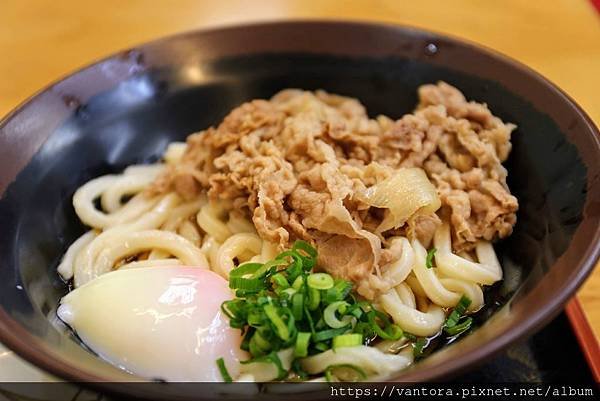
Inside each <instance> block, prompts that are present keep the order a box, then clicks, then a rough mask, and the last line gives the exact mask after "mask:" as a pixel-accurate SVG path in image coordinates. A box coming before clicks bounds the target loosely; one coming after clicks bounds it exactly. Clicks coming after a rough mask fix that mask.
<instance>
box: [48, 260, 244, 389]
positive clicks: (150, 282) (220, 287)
mask: <svg viewBox="0 0 600 401" xmlns="http://www.w3.org/2000/svg"><path fill="white" fill-rule="evenodd" d="M232 297H233V294H232V292H231V290H230V289H229V287H228V285H227V281H226V280H224V279H223V278H222V277H221V276H219V275H217V274H215V273H213V272H211V271H210V270H207V269H204V268H198V267H182V266H173V267H149V268H139V269H127V270H117V271H114V272H110V273H107V274H104V275H102V276H100V277H98V278H97V279H95V280H93V281H91V282H89V283H87V284H85V285H83V286H81V287H79V288H77V289H75V290H73V291H71V292H70V293H69V294H67V295H66V296H65V297H64V298H63V299H62V300H61V302H60V306H59V308H58V311H57V314H58V316H59V318H60V319H61V320H62V321H64V322H65V323H67V324H68V325H69V326H70V327H71V328H72V329H73V330H75V332H76V333H77V334H78V335H79V337H80V338H81V340H82V341H83V342H84V343H85V344H86V345H87V346H88V347H89V348H90V349H92V350H93V351H94V352H96V353H97V354H98V355H99V356H100V357H102V358H103V359H105V360H107V361H109V362H111V363H112V364H114V365H116V366H118V367H120V368H122V369H125V370H127V371H129V372H131V373H134V374H136V375H138V376H141V377H146V378H149V379H162V380H167V381H222V380H223V379H222V377H221V374H220V372H219V369H218V367H217V364H216V360H217V359H219V358H221V357H222V358H223V359H224V361H225V366H226V367H227V369H228V371H229V373H230V375H231V376H232V377H236V376H237V375H238V373H239V361H240V360H242V359H246V354H245V353H244V351H242V350H240V344H241V341H242V337H241V332H240V330H238V329H233V328H231V327H230V326H229V320H228V318H227V316H225V315H224V314H223V312H222V311H221V304H222V303H223V301H226V300H228V299H231V298H232Z"/></svg>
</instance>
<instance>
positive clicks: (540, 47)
mask: <svg viewBox="0 0 600 401" xmlns="http://www.w3.org/2000/svg"><path fill="white" fill-rule="evenodd" d="M313 17H319V18H340V19H363V20H377V21H386V22H394V23H400V24H408V25H414V26H419V27H424V28H427V29H430V30H435V31H439V32H444V33H449V34H452V35H455V36H459V37H463V38H467V39H470V40H472V41H475V42H478V43H481V44H484V45H486V46H489V47H491V48H494V49H496V50H499V51H500V52H503V53H505V54H508V55H510V56H512V57H514V58H516V59H518V60H520V61H522V62H524V63H525V64H528V65H529V66H531V67H533V68H534V69H536V70H537V71H539V72H541V73H542V74H543V75H545V76H546V77H548V78H549V79H550V80H552V81H554V82H556V83H557V84H558V85H559V86H560V87H562V88H563V89H564V90H565V91H566V92H568V93H569V94H570V95H571V96H572V97H574V98H575V99H576V100H577V101H578V102H579V103H580V104H581V105H582V106H583V108H584V109H585V110H586V111H587V112H588V113H589V114H590V115H591V116H592V118H593V119H594V120H595V121H596V123H598V124H600V14H597V13H596V12H595V10H594V9H593V7H592V5H591V2H589V1H587V0H554V1H552V2H544V1H530V0H510V1H480V0H444V1H439V0H418V1H411V2H406V1H400V0H371V1H369V0H364V1H353V0H345V1H343V0H339V1H329V0H293V1H277V0H273V1H263V0H255V1H248V0H247V1H243V0H215V1H202V0H195V1H192V0H189V1H187V0H170V1H166V0H152V1H151V0H146V1H140V0H128V1H119V0H102V1H81V0H77V1H75V0H66V1H60V0H58V1H57V0H35V1H22V0H3V1H2V2H1V4H0V54H1V55H2V57H1V58H0V77H2V79H1V80H0V115H4V114H6V113H7V112H8V111H9V110H10V109H12V108H13V107H15V106H16V105H17V104H18V103H19V102H21V101H22V100H24V99H25V98H27V97H28V96H29V95H31V94H32V93H34V92H35V91H36V90H38V89H39V88H41V87H42V86H44V85H46V84H48V83H49V82H51V81H53V80H56V79H57V78H60V77H61V76H64V75H65V74H68V73H69V72H70V71H73V70H74V69H76V68H78V67H80V66H82V65H85V64H87V63H89V62H90V61H93V60H96V59H98V58H101V57H103V56H106V55H108V54H111V53H113V52H115V51H117V50H119V49H123V48H127V47H130V46H133V45H135V44H138V43H141V42H144V41H147V40H151V39H154V38H157V37H161V36H165V35H169V34H172V33H175V32H181V31H186V30H191V29H197V28H204V27H208V26H215V25H222V24H233V23H239V22H248V21H259V20H273V19H283V18H313ZM579 299H580V301H581V303H582V304H583V308H584V310H585V312H586V314H587V316H588V318H589V320H590V322H591V324H592V326H593V329H594V331H595V333H596V336H598V337H600V269H596V272H595V273H594V274H593V275H592V277H591V278H590V279H589V280H588V281H587V283H586V284H585V285H584V287H583V288H582V289H581V291H580V292H579Z"/></svg>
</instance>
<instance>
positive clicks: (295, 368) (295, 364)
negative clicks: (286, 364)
mask: <svg viewBox="0 0 600 401" xmlns="http://www.w3.org/2000/svg"><path fill="white" fill-rule="evenodd" d="M292 372H294V373H296V374H297V375H298V378H299V379H300V380H306V379H308V373H306V371H305V370H304V369H302V366H301V365H300V359H294V360H293V361H292Z"/></svg>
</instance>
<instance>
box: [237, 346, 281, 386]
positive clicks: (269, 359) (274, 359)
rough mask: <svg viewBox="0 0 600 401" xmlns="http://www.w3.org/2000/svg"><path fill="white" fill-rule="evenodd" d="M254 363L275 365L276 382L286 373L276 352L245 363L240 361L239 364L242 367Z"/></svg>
mask: <svg viewBox="0 0 600 401" xmlns="http://www.w3.org/2000/svg"><path fill="white" fill-rule="evenodd" d="M256 362H263V363H272V364H273V365H275V367H276V368H277V380H281V379H283V378H285V376H286V375H287V373H288V372H287V371H286V370H285V369H284V368H283V365H282V363H281V359H279V355H277V352H275V351H273V352H271V353H270V354H268V355H265V356H261V357H258V358H253V359H249V360H247V361H240V363H241V364H243V365H246V364H249V363H256Z"/></svg>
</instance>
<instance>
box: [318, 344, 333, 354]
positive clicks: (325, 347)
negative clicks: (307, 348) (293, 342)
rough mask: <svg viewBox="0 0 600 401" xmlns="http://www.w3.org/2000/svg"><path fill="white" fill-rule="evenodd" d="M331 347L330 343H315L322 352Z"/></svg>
mask: <svg viewBox="0 0 600 401" xmlns="http://www.w3.org/2000/svg"><path fill="white" fill-rule="evenodd" d="M329 348H331V347H330V346H329V345H327V344H326V343H316V344H315V349H316V350H317V351H321V352H325V351H327V350H328V349H329Z"/></svg>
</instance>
